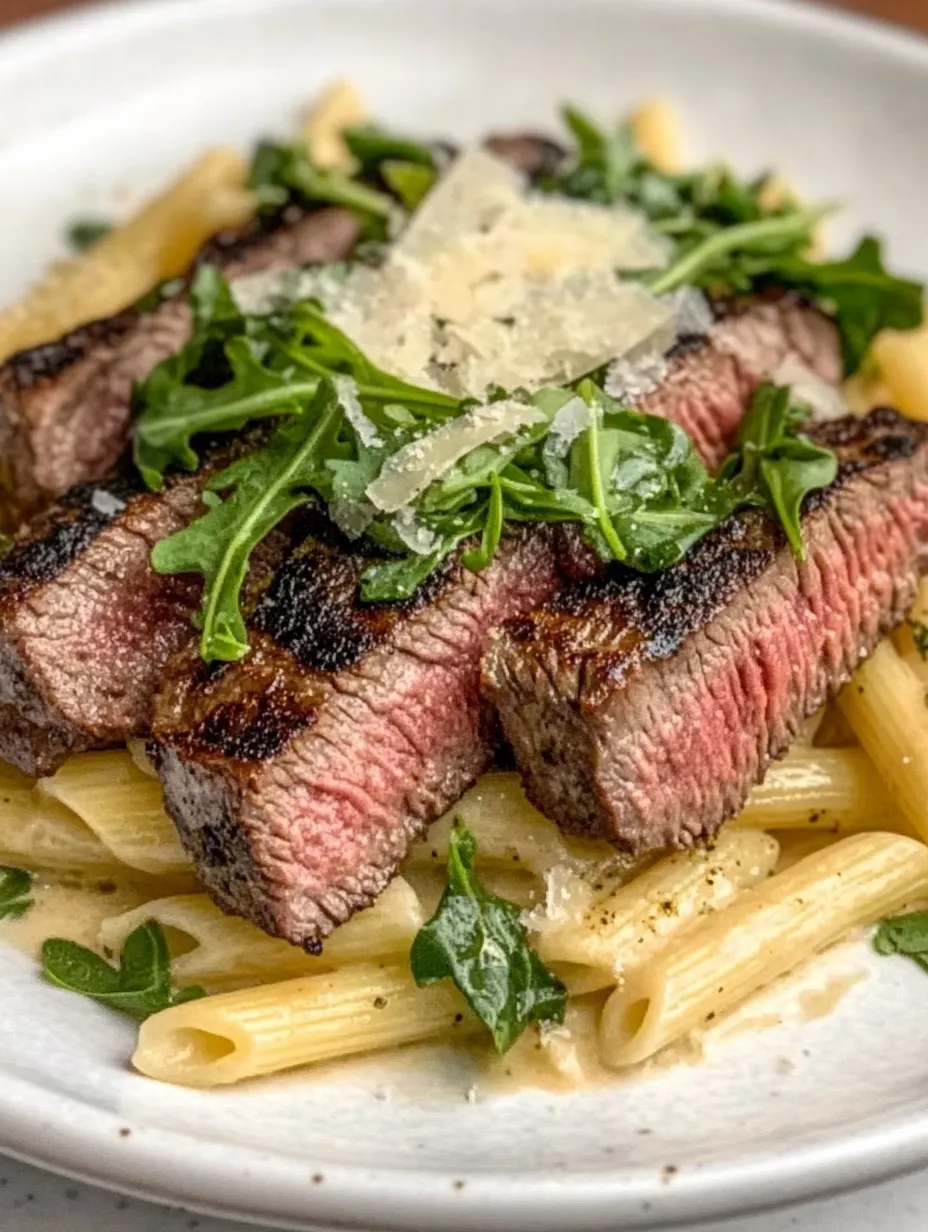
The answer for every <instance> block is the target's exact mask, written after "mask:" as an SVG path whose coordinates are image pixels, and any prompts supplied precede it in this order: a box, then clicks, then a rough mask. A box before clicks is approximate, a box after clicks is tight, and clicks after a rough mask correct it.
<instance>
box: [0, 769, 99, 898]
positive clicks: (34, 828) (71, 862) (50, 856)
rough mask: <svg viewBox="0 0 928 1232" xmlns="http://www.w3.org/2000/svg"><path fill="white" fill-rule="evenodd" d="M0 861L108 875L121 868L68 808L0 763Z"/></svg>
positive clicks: (15, 771) (17, 772) (29, 866)
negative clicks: (46, 796) (38, 793)
mask: <svg viewBox="0 0 928 1232" xmlns="http://www.w3.org/2000/svg"><path fill="white" fill-rule="evenodd" d="M0 863H7V864H16V865H21V866H23V867H25V868H31V869H51V870H62V869H66V870H82V871H86V872H88V873H94V874H99V873H108V872H112V871H114V870H115V869H117V868H118V867H119V861H118V860H117V859H116V858H115V856H114V855H113V853H112V852H111V851H110V849H109V848H108V847H107V846H106V844H105V843H102V842H101V841H100V839H99V838H97V836H96V835H95V834H94V833H93V831H92V830H90V829H88V827H87V826H85V825H84V823H83V822H82V821H81V820H80V818H79V817H76V816H75V815H74V814H73V813H72V812H71V811H70V809H67V808H65V807H64V805H63V804H59V803H57V801H55V800H49V799H42V798H41V797H38V796H37V794H36V792H35V791H34V790H33V785H32V782H31V781H30V780H29V779H27V778H26V777H25V775H22V774H20V773H19V771H18V770H14V769H13V767H12V766H5V765H3V763H0Z"/></svg>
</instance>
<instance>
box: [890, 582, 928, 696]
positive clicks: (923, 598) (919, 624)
mask: <svg viewBox="0 0 928 1232" xmlns="http://www.w3.org/2000/svg"><path fill="white" fill-rule="evenodd" d="M924 628H928V578H923V579H922V582H921V585H920V586H919V588H918V596H917V598H916V600H915V602H914V603H913V604H912V610H911V612H910V613H909V620H908V621H907V622H906V623H905V624H904V625H900V626H899V628H898V629H897V630H896V632H895V633H894V634H893V642H894V644H895V646H896V649H897V650H898V651H899V653H900V655H901V656H902V658H903V659H904V660H905V662H906V664H907V666H908V667H910V668H911V669H912V671H913V672H914V673H915V674H916V676H918V678H919V680H920V681H921V682H922V684H923V685H924V686H925V687H926V688H928V647H925V645H924V638H925V634H924ZM916 629H918V633H919V640H920V642H921V643H922V646H921V648H919V644H918V643H916V641H915V630H916ZM923 652H924V653H923Z"/></svg>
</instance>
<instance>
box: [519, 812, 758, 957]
mask: <svg viewBox="0 0 928 1232" xmlns="http://www.w3.org/2000/svg"><path fill="white" fill-rule="evenodd" d="M778 852H779V846H778V844H777V842H776V840H775V839H774V838H772V837H771V836H770V835H769V834H761V833H759V832H753V831H750V830H736V829H733V828H732V827H726V828H725V829H724V830H723V831H722V832H721V834H720V835H719V836H718V838H717V839H716V840H715V842H714V843H712V844H710V845H709V846H707V847H699V848H696V849H695V850H693V851H685V852H678V853H677V854H676V855H672V856H668V857H667V858H666V859H664V860H660V861H658V863H656V864H654V865H652V866H651V868H649V869H648V870H647V871H646V872H644V873H642V874H641V875H640V876H638V877H635V878H633V879H632V880H631V881H622V880H621V879H619V880H614V879H610V878H609V877H608V876H603V877H601V878H600V879H599V880H598V881H595V882H594V883H593V884H591V883H590V882H588V881H585V880H583V879H581V878H578V877H576V876H574V877H573V878H572V880H570V881H569V882H566V883H565V882H561V883H560V884H559V885H557V886H554V887H552V893H551V894H550V895H549V903H548V907H547V911H546V913H541V912H539V911H537V910H536V911H535V912H533V913H532V916H531V917H530V921H531V924H532V927H533V928H534V930H535V933H536V936H535V941H536V945H537V948H538V952H539V953H540V954H541V956H542V958H544V959H559V960H561V961H564V962H573V963H586V964H588V965H589V966H591V967H596V968H597V969H600V970H603V971H609V972H611V973H613V974H614V975H619V974H621V973H623V972H625V971H628V970H631V969H633V968H635V967H637V966H638V965H639V964H640V963H643V962H649V961H651V959H653V958H654V956H655V955H656V954H658V953H660V951H661V950H662V949H664V947H665V946H667V945H668V944H669V943H670V941H671V939H672V938H673V937H674V936H676V934H677V933H679V932H680V931H681V930H682V929H685V928H686V926H688V925H691V924H692V923H693V921H695V920H698V919H699V918H700V917H701V916H703V915H705V914H706V913H708V912H712V911H718V910H719V909H720V908H721V907H724V906H725V905H726V904H727V903H728V902H730V901H731V899H732V898H734V897H735V895H736V894H738V893H739V892H740V891H741V890H743V889H745V888H747V887H749V886H753V885H756V884H757V883H758V882H759V881H763V880H764V879H765V878H766V877H768V876H769V875H770V873H771V872H772V871H773V869H774V867H775V865H776V862H777V855H778Z"/></svg>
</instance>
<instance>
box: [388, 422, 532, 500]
mask: <svg viewBox="0 0 928 1232" xmlns="http://www.w3.org/2000/svg"><path fill="white" fill-rule="evenodd" d="M543 419H544V416H543V415H542V413H541V412H540V411H539V410H538V409H537V407H534V406H528V405H526V404H525V403H524V402H515V401H511V400H506V401H502V402H493V403H491V404H490V405H488V406H475V407H474V408H473V409H472V410H469V411H465V412H464V414H462V415H459V416H458V417H457V418H456V419H449V420H448V422H447V423H443V424H442V425H441V427H439V428H436V429H435V431H434V432H430V433H428V435H426V436H422V437H420V438H419V439H418V440H417V441H412V442H411V443H410V444H409V445H404V446H403V448H402V449H400V450H398V451H397V452H396V453H395V454H393V455H392V456H391V457H389V458H387V460H386V462H384V464H383V467H382V468H381V471H380V474H379V475H378V476H377V478H376V479H375V480H374V481H373V483H370V484H368V487H367V496H368V499H369V500H370V501H372V502H373V504H375V505H376V506H377V508H378V509H380V510H382V511H383V512H384V513H396V512H397V511H398V510H400V509H402V508H403V507H404V506H405V505H409V504H411V503H412V501H414V500H415V499H416V497H417V496H419V495H420V494H421V493H422V492H424V491H425V489H426V488H427V487H429V485H430V484H432V483H434V482H435V481H436V480H437V479H440V478H441V477H442V476H443V475H444V474H446V472H447V471H449V470H450V469H451V467H452V466H454V464H455V463H456V462H458V461H460V459H461V458H463V457H464V456H465V455H466V454H469V453H470V452H471V451H472V450H474V449H476V448H477V447H478V446H480V445H488V444H490V443H491V442H495V441H498V440H500V439H502V438H505V437H508V436H514V435H515V433H517V432H519V431H521V430H522V429H523V428H528V427H531V426H532V425H534V424H537V423H539V422H541V421H542V420H543Z"/></svg>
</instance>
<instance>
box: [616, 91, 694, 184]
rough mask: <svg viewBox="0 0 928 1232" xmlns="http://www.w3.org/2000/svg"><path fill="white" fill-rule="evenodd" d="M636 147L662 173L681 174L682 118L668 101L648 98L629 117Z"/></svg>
mask: <svg viewBox="0 0 928 1232" xmlns="http://www.w3.org/2000/svg"><path fill="white" fill-rule="evenodd" d="M629 122H630V124H631V129H632V133H633V135H634V138H635V145H636V146H637V147H638V149H639V150H640V151H641V153H642V154H643V155H644V156H645V158H647V159H648V160H649V161H650V162H652V163H654V165H655V166H656V167H657V168H659V170H661V171H670V172H674V171H682V170H683V168H684V165H685V160H684V150H685V145H686V142H685V140H684V133H683V117H682V116H681V114H680V112H679V111H678V110H677V108H676V107H675V106H674V105H673V103H671V102H670V100H669V99H666V98H649V99H647V100H646V101H645V102H643V103H642V104H641V106H640V107H637V108H636V109H635V110H634V111H633V112H632V114H631V116H630V117H629Z"/></svg>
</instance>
